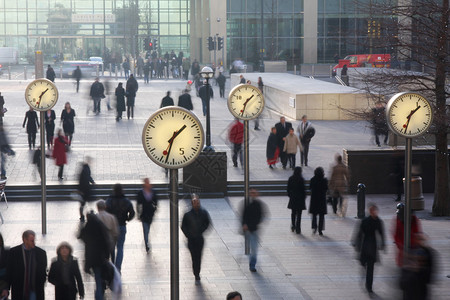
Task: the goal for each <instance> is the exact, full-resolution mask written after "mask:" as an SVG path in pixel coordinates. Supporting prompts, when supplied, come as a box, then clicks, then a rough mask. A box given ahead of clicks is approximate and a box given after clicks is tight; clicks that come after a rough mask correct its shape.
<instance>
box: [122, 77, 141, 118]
mask: <svg viewBox="0 0 450 300" xmlns="http://www.w3.org/2000/svg"><path fill="white" fill-rule="evenodd" d="M138 89H139V85H138V82H137V81H136V78H134V76H133V74H130V78H128V80H127V85H126V86H125V91H126V93H125V95H126V96H127V117H128V119H130V116H131V118H132V119H133V118H134V102H135V99H136V93H137V91H138Z"/></svg>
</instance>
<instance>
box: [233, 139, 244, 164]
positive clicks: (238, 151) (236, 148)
mask: <svg viewBox="0 0 450 300" xmlns="http://www.w3.org/2000/svg"><path fill="white" fill-rule="evenodd" d="M238 156H239V162H240V163H241V167H242V144H233V157H232V159H233V165H234V166H235V167H237V165H238V164H237V159H238Z"/></svg>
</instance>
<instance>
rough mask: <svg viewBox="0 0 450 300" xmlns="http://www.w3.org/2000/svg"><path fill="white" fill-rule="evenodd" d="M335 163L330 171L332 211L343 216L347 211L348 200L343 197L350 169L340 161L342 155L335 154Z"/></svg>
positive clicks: (348, 180)
mask: <svg viewBox="0 0 450 300" xmlns="http://www.w3.org/2000/svg"><path fill="white" fill-rule="evenodd" d="M335 160H336V164H335V165H334V166H333V169H332V171H331V177H330V182H329V187H328V188H329V190H330V193H331V197H332V206H333V212H334V213H335V214H337V215H338V216H340V217H342V218H345V215H346V213H347V206H348V200H347V199H346V197H345V194H346V193H347V189H348V184H349V182H350V171H349V170H348V168H347V166H346V165H344V163H343V162H342V156H341V155H339V154H337V155H336V157H335Z"/></svg>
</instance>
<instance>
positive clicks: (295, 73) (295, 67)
mask: <svg viewBox="0 0 450 300" xmlns="http://www.w3.org/2000/svg"><path fill="white" fill-rule="evenodd" d="M294 75H297V65H294Z"/></svg>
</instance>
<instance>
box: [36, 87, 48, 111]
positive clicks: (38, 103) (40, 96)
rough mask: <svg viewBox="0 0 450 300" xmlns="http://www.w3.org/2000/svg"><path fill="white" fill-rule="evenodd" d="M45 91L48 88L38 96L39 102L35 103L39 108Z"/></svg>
mask: <svg viewBox="0 0 450 300" xmlns="http://www.w3.org/2000/svg"><path fill="white" fill-rule="evenodd" d="M47 91H48V88H47V89H46V90H45V91H43V92H42V93H41V94H40V95H39V101H38V102H37V105H38V107H39V105H40V103H41V98H42V96H44V94H45V93H47Z"/></svg>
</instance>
